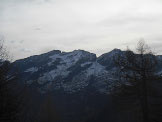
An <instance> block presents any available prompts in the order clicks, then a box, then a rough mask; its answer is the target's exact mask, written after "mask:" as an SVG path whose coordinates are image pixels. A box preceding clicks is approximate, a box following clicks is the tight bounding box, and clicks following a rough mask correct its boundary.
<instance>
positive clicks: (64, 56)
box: [13, 49, 161, 93]
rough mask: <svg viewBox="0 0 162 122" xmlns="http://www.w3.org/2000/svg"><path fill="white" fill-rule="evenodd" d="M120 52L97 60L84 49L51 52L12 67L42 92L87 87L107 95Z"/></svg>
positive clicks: (16, 63)
mask: <svg viewBox="0 0 162 122" xmlns="http://www.w3.org/2000/svg"><path fill="white" fill-rule="evenodd" d="M119 53H120V54H122V53H123V51H121V50H119V49H114V50H112V51H111V52H109V53H105V54H103V55H101V56H100V57H98V58H97V57H96V55H95V54H93V53H90V52H87V51H84V50H74V51H72V52H61V51H59V50H54V51H51V52H48V53H45V54H42V55H37V56H32V57H29V58H26V59H22V60H18V61H15V62H14V63H13V64H14V66H15V67H16V68H18V71H19V74H20V76H21V78H20V79H21V80H22V81H23V82H24V83H25V84H27V85H31V86H35V87H36V89H37V90H38V91H40V92H41V93H46V92H48V91H55V90H57V91H58V90H61V91H63V92H66V93H76V92H79V91H83V90H84V89H87V88H88V89H93V90H96V91H98V92H102V93H108V92H109V89H111V84H112V83H113V82H115V77H114V76H113V75H112V74H113V72H114V71H115V70H116V69H115V67H114V62H113V57H114V55H116V54H119ZM159 58H160V56H159ZM160 59H161V58H160Z"/></svg>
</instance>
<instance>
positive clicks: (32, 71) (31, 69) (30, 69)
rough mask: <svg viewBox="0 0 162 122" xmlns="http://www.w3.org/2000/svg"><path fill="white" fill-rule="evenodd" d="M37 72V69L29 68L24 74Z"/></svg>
mask: <svg viewBox="0 0 162 122" xmlns="http://www.w3.org/2000/svg"><path fill="white" fill-rule="evenodd" d="M37 71H38V68H37V67H31V68H29V69H27V70H25V71H24V72H30V73H34V72H37Z"/></svg>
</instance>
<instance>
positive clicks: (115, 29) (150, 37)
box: [0, 0, 162, 60]
mask: <svg viewBox="0 0 162 122" xmlns="http://www.w3.org/2000/svg"><path fill="white" fill-rule="evenodd" d="M141 38H143V39H144V40H145V41H146V43H148V45H149V46H150V47H151V48H152V49H153V51H154V52H155V53H157V54H162V48H161V47H162V0H0V39H1V40H2V39H3V40H5V45H6V46H7V48H8V50H9V51H10V53H11V55H13V59H14V60H16V59H21V58H25V57H28V56H31V55H37V54H41V53H45V52H48V51H50V50H61V51H72V50H75V49H83V50H86V51H89V52H92V53H96V54H97V55H98V56H99V55H101V54H103V53H106V52H109V51H111V50H112V49H114V48H119V49H126V47H127V46H129V47H130V48H134V47H135V45H136V43H137V41H138V40H140V39H141Z"/></svg>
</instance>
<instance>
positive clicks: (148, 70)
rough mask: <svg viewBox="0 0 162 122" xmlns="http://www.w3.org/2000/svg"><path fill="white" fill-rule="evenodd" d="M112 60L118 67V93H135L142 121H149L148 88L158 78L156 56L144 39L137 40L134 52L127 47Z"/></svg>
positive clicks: (130, 94)
mask: <svg viewBox="0 0 162 122" xmlns="http://www.w3.org/2000/svg"><path fill="white" fill-rule="evenodd" d="M114 61H115V64H116V66H117V67H118V69H119V70H118V72H117V74H118V76H119V81H118V87H117V88H120V91H118V93H122V94H124V95H129V96H133V95H135V96H136V97H137V98H138V100H139V102H140V105H141V110H142V118H143V122H149V121H150V119H149V105H148V88H149V87H150V82H152V81H154V80H157V79H158V78H159V76H158V75H157V73H156V66H157V60H156V56H154V55H153V53H152V51H151V50H150V48H149V46H148V45H147V44H146V43H145V42H144V41H139V42H138V44H137V51H136V53H134V52H133V51H131V50H130V49H127V50H126V51H125V52H124V54H119V55H117V56H115V57H114Z"/></svg>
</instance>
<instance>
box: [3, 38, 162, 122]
mask: <svg viewBox="0 0 162 122" xmlns="http://www.w3.org/2000/svg"><path fill="white" fill-rule="evenodd" d="M0 43H1V44H0V59H1V60H0V122H162V75H161V74H160V73H159V72H158V70H159V68H160V63H161V62H159V61H158V60H157V56H155V55H154V54H153V53H152V52H151V50H150V48H149V47H148V46H147V44H145V42H144V41H140V42H139V43H138V45H137V52H133V51H132V50H130V49H127V50H126V51H124V53H122V54H116V55H115V56H114V57H113V62H114V65H115V66H116V69H117V70H116V71H115V72H114V73H113V75H114V76H115V77H116V81H115V84H113V87H112V88H111V92H110V93H109V94H108V95H107V94H102V95H101V94H98V93H96V91H94V90H91V91H90V90H87V91H86V90H85V91H84V92H82V93H75V94H73V95H69V94H65V93H63V92H62V91H57V92H55V93H52V92H51V91H47V92H46V94H43V95H42V94H40V93H39V92H38V90H37V89H35V87H34V85H37V84H33V86H32V87H31V86H30V87H29V85H27V84H24V83H22V82H19V81H20V80H19V75H18V74H19V73H18V72H19V70H21V69H16V68H15V67H14V70H13V65H12V63H10V61H9V59H10V58H9V56H8V52H7V51H6V50H5V47H4V46H3V42H2V41H1V42H0ZM15 69H16V70H15ZM91 80H92V81H93V80H95V79H94V78H93V77H91ZM60 104H61V107H58V106H59V105H60ZM64 108H66V109H64ZM65 114H66V115H65Z"/></svg>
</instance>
